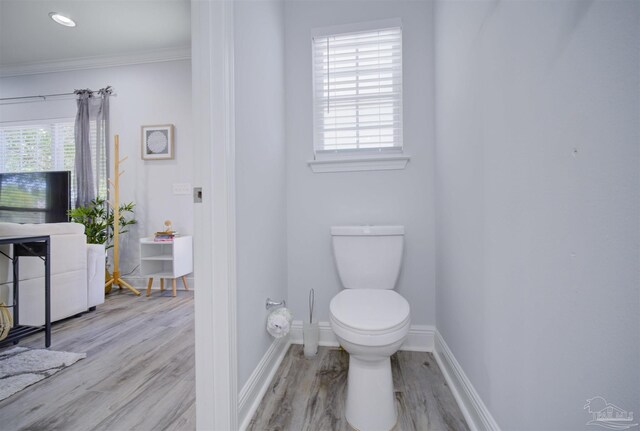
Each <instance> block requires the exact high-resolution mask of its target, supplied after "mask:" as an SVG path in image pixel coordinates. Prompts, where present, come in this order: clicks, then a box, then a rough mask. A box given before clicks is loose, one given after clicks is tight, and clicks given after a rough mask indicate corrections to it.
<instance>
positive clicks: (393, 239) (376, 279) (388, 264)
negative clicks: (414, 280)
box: [331, 226, 404, 289]
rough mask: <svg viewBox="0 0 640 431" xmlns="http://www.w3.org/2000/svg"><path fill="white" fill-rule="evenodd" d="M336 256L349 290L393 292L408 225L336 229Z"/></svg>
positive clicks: (334, 229) (334, 246) (344, 282)
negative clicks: (405, 230)
mask: <svg viewBox="0 0 640 431" xmlns="http://www.w3.org/2000/svg"><path fill="white" fill-rule="evenodd" d="M331 237H332V242H333V256H334V258H335V261H336V267H337V268H338V274H339V275H340V280H341V281H342V285H343V286H344V287H345V288H346V289H393V288H394V287H395V285H396V282H397V281H398V275H399V274H400V266H401V264H402V248H403V245H404V226H333V227H332V228H331Z"/></svg>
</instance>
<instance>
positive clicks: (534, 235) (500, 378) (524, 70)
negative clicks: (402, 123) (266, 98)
mask: <svg viewBox="0 0 640 431" xmlns="http://www.w3.org/2000/svg"><path fill="white" fill-rule="evenodd" d="M639 8H640V3H638V2H631V1H611V2H605V1H566V2H533V1H530V2H505V1H503V2H495V1H491V2H487V1H474V2H449V1H443V2H438V4H437V6H436V9H437V13H436V22H437V25H436V52H437V54H436V64H437V67H436V88H437V101H436V106H437V149H436V165H437V174H436V177H437V179H436V182H437V186H436V189H437V200H436V206H437V217H438V218H437V230H436V231H437V249H438V259H437V302H436V305H437V327H438V330H439V331H440V332H441V333H442V335H443V337H444V339H445V341H446V342H447V344H448V345H449V347H450V348H451V350H452V351H453V353H454V355H455V357H456V358H457V360H458V361H459V362H460V364H461V365H462V367H463V368H464V371H465V372H466V374H467V376H468V377H469V378H470V380H471V382H472V384H473V385H474V386H475V388H476V389H477V391H478V392H479V394H480V395H481V397H482V399H483V400H484V402H485V403H486V404H487V406H488V407H489V409H490V411H491V412H492V414H493V415H494V417H495V419H496V420H497V422H498V424H499V425H500V426H501V428H502V429H504V430H514V429H518V430H540V429H554V430H556V429H557V430H572V429H585V423H586V422H587V421H588V420H589V419H590V416H589V415H588V414H587V412H586V411H584V410H583V409H582V407H583V405H584V404H585V402H586V400H587V399H588V398H592V397H594V396H597V395H599V396H602V397H604V398H606V399H607V401H609V402H610V403H614V404H616V405H618V406H620V407H621V408H623V409H626V410H631V411H634V412H636V414H637V412H639V411H640V378H639V368H638V364H639V363H640V354H639V329H640V320H639V316H640V313H639V312H638V305H639V302H640V301H639V300H640V295H639V290H638V289H639V286H640V276H639V270H638V264H639V262H640V254H639V249H638V244H639V243H640V237H639V233H640V210H639V190H640V177H639V172H640V169H639V168H640V153H639V142H640V141H639V140H640V131H639V124H640V123H639V121H638V120H639V118H640V101H639V93H638V90H639V88H640V87H639V85H640V81H639V71H640V68H639V64H640V62H639V56H638V52H639V51H638V41H640V9H639ZM427 194H428V193H427ZM428 195H429V194H428ZM427 264H429V261H427Z"/></svg>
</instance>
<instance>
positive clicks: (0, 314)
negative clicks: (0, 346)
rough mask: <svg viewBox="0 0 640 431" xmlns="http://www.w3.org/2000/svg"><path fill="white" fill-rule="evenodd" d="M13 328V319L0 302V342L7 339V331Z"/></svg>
mask: <svg viewBox="0 0 640 431" xmlns="http://www.w3.org/2000/svg"><path fill="white" fill-rule="evenodd" d="M12 327H13V317H11V313H9V309H8V308H7V306H6V305H4V304H3V303H2V302H0V341H2V340H4V339H5V338H7V335H9V330H10V329H11V328H12Z"/></svg>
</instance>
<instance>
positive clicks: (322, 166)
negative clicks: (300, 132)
mask: <svg viewBox="0 0 640 431" xmlns="http://www.w3.org/2000/svg"><path fill="white" fill-rule="evenodd" d="M388 28H400V30H401V31H402V21H401V20H400V19H399V18H394V19H387V20H378V21H369V22H363V23H357V24H347V25H340V26H332V27H324V28H317V29H314V30H312V33H311V36H312V37H311V52H312V57H313V54H314V48H315V46H314V44H315V42H314V39H315V38H318V37H325V36H331V35H343V34H348V33H359V32H367V31H375V30H382V29H388ZM315 66H316V65H315V61H314V59H313V58H312V61H311V67H312V72H311V79H312V88H313V94H312V98H313V115H314V117H313V136H314V137H313V152H314V159H313V160H310V161H308V162H307V163H308V165H309V167H310V168H311V170H312V171H313V172H348V171H369V170H391V169H404V168H405V167H406V165H407V162H408V161H409V159H410V157H409V156H408V155H406V154H405V153H404V149H403V142H402V128H403V124H402V96H400V110H399V113H398V114H397V115H398V116H399V117H400V135H399V137H398V139H397V140H399V144H400V145H399V146H394V147H388V148H382V147H377V148H369V149H352V150H318V147H319V145H318V139H319V137H318V129H319V127H318V125H317V124H316V121H318V120H317V109H318V103H317V100H316V94H317V93H316V88H315V85H316V75H315V70H316V69H315Z"/></svg>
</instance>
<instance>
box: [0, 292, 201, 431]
mask: <svg viewBox="0 0 640 431" xmlns="http://www.w3.org/2000/svg"><path fill="white" fill-rule="evenodd" d="M194 343H195V339H194V317H193V293H192V292H185V291H178V296H177V297H176V298H172V297H171V293H170V291H165V292H164V293H162V294H161V293H160V292H159V291H157V290H154V291H153V292H152V295H151V297H149V298H146V297H145V296H144V293H143V295H142V296H140V297H136V296H134V295H132V294H130V293H128V292H126V291H117V290H115V291H114V292H112V293H111V294H110V295H107V298H106V301H105V303H104V304H103V305H100V306H98V308H97V310H96V311H93V312H90V313H86V314H83V315H82V316H80V317H76V318H71V319H67V320H65V321H62V322H59V323H56V324H54V325H53V331H52V342H51V347H50V349H51V350H61V351H67V352H77V353H86V354H87V358H86V359H83V360H81V361H79V362H77V363H75V364H74V365H72V366H71V367H69V368H67V369H65V370H62V371H60V372H59V373H57V374H55V375H53V376H52V377H49V378H47V379H44V380H42V381H40V382H38V383H36V384H34V385H32V386H30V387H28V388H26V389H24V390H22V391H21V392H18V393H17V394H15V395H13V396H11V397H9V398H7V399H6V400H4V401H1V402H0V429H2V430H3V431H10V430H23V429H24V430H26V429H28V430H54V429H55V430H74V431H75V430H109V431H121V430H122V431H125V430H193V429H195V371H194V367H195V351H194ZM18 345H19V346H22V347H31V348H44V334H42V333H41V334H38V335H33V336H31V337H29V338H26V339H23V340H22V341H20V344H18ZM6 348H11V347H5V349H6Z"/></svg>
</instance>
